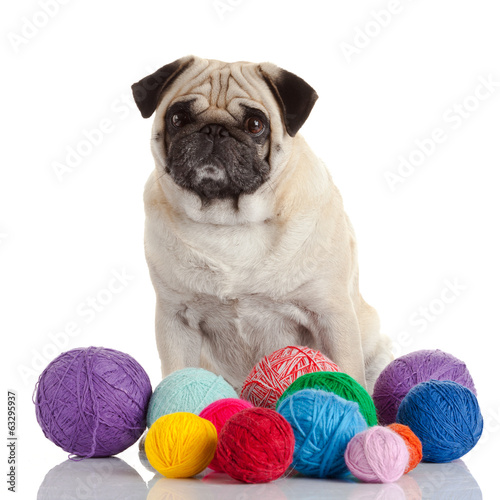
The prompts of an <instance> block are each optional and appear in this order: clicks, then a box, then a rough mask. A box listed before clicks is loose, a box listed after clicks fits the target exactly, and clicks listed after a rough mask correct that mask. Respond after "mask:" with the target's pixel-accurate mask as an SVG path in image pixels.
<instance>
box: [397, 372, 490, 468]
mask: <svg viewBox="0 0 500 500" xmlns="http://www.w3.org/2000/svg"><path fill="white" fill-rule="evenodd" d="M396 420H397V422H398V423H400V424H404V425H407V426H408V427H410V429H411V430H412V431H413V432H414V433H415V434H416V435H417V437H418V438H419V439H420V441H421V442H422V454H423V460H424V461H426V462H438V463H444V462H451V461H452V460H456V459H457V458H460V457H461V456H463V455H465V454H466V453H467V452H468V451H470V450H471V449H472V448H473V447H474V446H475V445H476V443H477V442H478V441H479V438H480V437H481V434H482V432H483V417H482V415H481V411H480V410H479V405H478V403H477V399H476V396H475V395H474V394H473V393H472V391H471V390H469V389H467V387H464V386H463V385H460V384H457V383H456V382H450V381H445V380H444V381H443V380H430V381H428V382H422V383H420V384H418V385H416V386H415V387H413V388H412V389H411V390H410V391H409V392H408V394H407V395H406V397H405V398H404V399H403V401H402V402H401V405H400V406H399V410H398V415H397V419H396Z"/></svg>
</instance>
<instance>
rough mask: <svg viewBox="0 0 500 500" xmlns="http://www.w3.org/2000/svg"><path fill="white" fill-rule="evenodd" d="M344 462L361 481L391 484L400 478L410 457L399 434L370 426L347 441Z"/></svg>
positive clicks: (384, 428)
mask: <svg viewBox="0 0 500 500" xmlns="http://www.w3.org/2000/svg"><path fill="white" fill-rule="evenodd" d="M344 458H345V463H346V465H347V468H348V469H349V470H350V471H351V473H352V474H353V475H354V476H355V477H357V478H358V479H360V480H361V481H364V482H367V483H392V482H394V481H397V480H398V479H399V478H400V477H401V476H402V475H403V474H404V472H405V470H406V467H407V466H408V461H409V459H410V456H409V453H408V448H407V447H406V443H405V441H404V440H403V438H402V437H401V436H400V435H399V434H396V433H395V432H394V431H392V430H390V429H388V428H387V427H381V426H374V427H370V428H369V429H368V430H366V431H363V432H360V433H358V434H356V435H355V436H354V437H353V438H352V439H351V440H350V441H349V444H348V445H347V448H346V450H345V454H344Z"/></svg>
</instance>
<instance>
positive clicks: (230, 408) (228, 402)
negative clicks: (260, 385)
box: [200, 398, 253, 472]
mask: <svg viewBox="0 0 500 500" xmlns="http://www.w3.org/2000/svg"><path fill="white" fill-rule="evenodd" d="M246 408H253V405H252V403H250V402H248V401H245V400H244V399H236V398H225V399H218V400H217V401H214V402H213V403H211V404H209V405H208V406H207V407H206V408H204V409H203V410H202V411H201V413H200V417H201V418H205V419H207V420H209V421H210V422H212V424H214V426H215V428H216V429H217V434H218V435H219V434H220V431H221V430H222V427H223V426H224V424H225V423H226V421H227V420H228V419H229V418H230V417H232V416H233V415H235V414H236V413H238V412H239V411H241V410H245V409H246ZM217 448H218V447H217ZM208 467H209V468H210V469H212V470H214V471H217V472H222V471H223V470H224V469H223V468H222V467H221V465H220V464H219V459H218V458H217V451H216V452H215V455H214V458H213V459H212V461H211V462H210V464H209V465H208Z"/></svg>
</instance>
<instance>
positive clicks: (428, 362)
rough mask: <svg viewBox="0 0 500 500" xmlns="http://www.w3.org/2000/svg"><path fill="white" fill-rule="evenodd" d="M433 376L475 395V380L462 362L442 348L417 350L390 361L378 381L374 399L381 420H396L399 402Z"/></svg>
mask: <svg viewBox="0 0 500 500" xmlns="http://www.w3.org/2000/svg"><path fill="white" fill-rule="evenodd" d="M431 379H434V380H451V381H453V382H457V383H458V384H461V385H463V386H465V387H467V388H468V389H470V390H471V391H472V392H473V393H474V394H476V389H475V387H474V382H473V381H472V378H471V376H470V373H469V371H468V370H467V367H466V366H465V363H464V362H463V361H460V360H459V359H457V358H455V357H454V356H452V355H451V354H448V353H446V352H443V351H440V350H439V349H435V350H421V351H415V352H412V353H410V354H406V355H405V356H401V357H400V358H397V359H395V360H394V361H392V362H391V363H389V364H388V365H387V366H386V367H385V369H384V370H383V371H382V373H381V374H380V375H379V377H378V379H377V381H376V382H375V387H374V389H373V401H374V403H375V406H376V408H377V415H378V420H379V423H380V424H381V425H389V424H392V423H394V422H395V421H396V414H397V412H398V408H399V405H400V403H401V401H403V398H404V397H405V396H406V394H408V391H409V390H410V389H411V388H412V387H414V386H415V385H417V384H419V383H420V382H425V381H427V380H431Z"/></svg>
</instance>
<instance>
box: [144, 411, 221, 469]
mask: <svg viewBox="0 0 500 500" xmlns="http://www.w3.org/2000/svg"><path fill="white" fill-rule="evenodd" d="M216 448H217V430H216V428H215V426H214V425H213V424H212V422H209V421H208V420H205V419H204V418H201V417H199V416H198V415H195V414H194V413H187V412H178V413H171V414H169V415H164V416H163V417H160V418H159V419H158V420H156V421H155V422H154V423H153V425H152V426H151V428H150V429H149V431H148V433H147V435H146V441H145V443H144V449H145V451H146V456H147V457H148V460H149V463H150V464H151V465H152V466H153V467H154V468H155V469H156V470H157V471H158V472H159V473H160V474H163V475H164V476H165V477H191V476H195V475H196V474H199V473H200V472H201V471H202V470H204V469H205V468H206V467H207V466H208V464H209V463H210V462H211V461H212V458H213V457H214V454H215V450H216Z"/></svg>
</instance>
